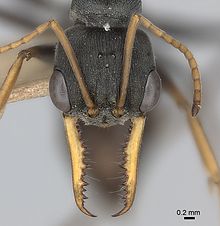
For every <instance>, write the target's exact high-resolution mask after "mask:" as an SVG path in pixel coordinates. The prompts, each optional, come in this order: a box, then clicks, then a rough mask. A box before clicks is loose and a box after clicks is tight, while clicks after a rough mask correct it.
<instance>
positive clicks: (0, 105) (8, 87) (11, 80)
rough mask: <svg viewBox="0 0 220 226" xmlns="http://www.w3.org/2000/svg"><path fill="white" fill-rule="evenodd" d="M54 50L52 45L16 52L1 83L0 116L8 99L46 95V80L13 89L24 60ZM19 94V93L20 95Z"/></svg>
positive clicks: (15, 99)
mask: <svg viewBox="0 0 220 226" xmlns="http://www.w3.org/2000/svg"><path fill="white" fill-rule="evenodd" d="M53 51H54V47H52V46H49V47H48V46H35V47H31V48H29V49H26V50H22V51H21V52H19V53H18V56H17V59H16V60H15V62H14V63H13V65H12V66H11V68H10V70H9V72H8V74H7V76H6V78H5V80H4V82H3V84H2V87H1V88H0V116H2V115H3V112H4V108H5V106H6V104H7V102H8V101H10V102H15V101H18V100H25V99H31V98H35V97H38V96H46V95H47V93H48V88H47V87H48V81H38V82H37V83H34V82H33V84H28V85H27V86H25V85H24V86H23V87H20V88H18V89H15V90H13V88H14V86H15V83H16V81H17V78H18V76H19V73H20V71H21V68H22V65H23V62H24V60H26V61H29V60H30V59H31V58H33V57H34V58H40V57H41V56H42V55H44V54H48V53H51V52H53ZM20 94H21V95H20Z"/></svg>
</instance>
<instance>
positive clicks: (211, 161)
mask: <svg viewBox="0 0 220 226" xmlns="http://www.w3.org/2000/svg"><path fill="white" fill-rule="evenodd" d="M163 78H164V76H163ZM163 84H164V87H165V89H166V90H167V91H168V93H169V94H170V95H171V96H172V97H173V99H174V100H175V101H176V103H177V104H178V106H180V107H181V108H182V109H184V110H185V111H186V113H187V119H188V122H189V125H190V127H191V130H192V133H193V136H194V138H195V141H196V143H197V146H198V149H199V151H200V155H201V157H202V160H203V162H204V164H205V166H206V168H207V170H208V172H209V174H210V178H211V180H212V182H213V183H215V184H217V185H218V187H219V188H220V169H219V165H218V162H217V160H216V158H215V154H214V151H213V149H212V147H211V145H210V143H209V141H208V138H207V136H206V134H205V132H204V129H203V127H202V125H201V123H200V121H199V119H197V118H192V116H191V113H190V107H189V104H188V102H187V101H186V99H185V98H184V97H183V96H182V94H181V92H180V91H179V90H178V89H177V87H176V86H175V85H174V84H173V83H172V82H171V81H170V80H169V79H167V78H165V79H163Z"/></svg>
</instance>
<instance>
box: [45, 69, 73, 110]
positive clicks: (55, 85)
mask: <svg viewBox="0 0 220 226" xmlns="http://www.w3.org/2000/svg"><path fill="white" fill-rule="evenodd" d="M49 91H50V97H51V100H52V102H53V104H54V105H55V106H56V107H57V108H58V109H59V110H60V111H62V112H64V113H67V112H69V111H70V110H71V105H70V101H69V96H68V91H67V86H66V82H65V79H64V77H63V74H62V73H61V72H60V71H58V70H54V72H53V75H52V76H51V79H50V85H49Z"/></svg>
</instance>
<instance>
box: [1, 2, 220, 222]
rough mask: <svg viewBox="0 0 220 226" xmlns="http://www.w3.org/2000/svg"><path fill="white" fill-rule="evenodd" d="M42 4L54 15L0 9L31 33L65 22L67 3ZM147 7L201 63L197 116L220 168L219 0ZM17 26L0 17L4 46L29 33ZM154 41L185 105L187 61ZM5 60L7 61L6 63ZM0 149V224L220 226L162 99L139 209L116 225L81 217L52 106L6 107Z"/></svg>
mask: <svg viewBox="0 0 220 226" xmlns="http://www.w3.org/2000/svg"><path fill="white" fill-rule="evenodd" d="M47 3H48V4H51V6H50V5H49V6H47V8H45V9H44V8H42V7H41V6H39V5H38V4H35V3H34V1H25V0H7V1H5V0H0V15H1V13H2V12H1V11H3V10H6V11H7V12H8V13H11V14H13V15H19V14H20V15H22V16H23V17H24V18H26V19H27V20H28V21H34V23H35V24H36V25H37V24H40V23H42V22H45V21H47V20H48V19H49V18H56V19H58V20H60V21H62V19H63V16H67V13H68V7H69V5H70V1H67V0H65V1H62V3H61V1H58V0H57V1H55V0H50V1H49V0H48V1H47ZM143 5H144V15H145V16H147V17H148V18H150V19H151V20H152V21H153V22H155V23H156V24H159V25H160V26H161V27H162V28H163V29H165V30H166V31H167V32H169V33H171V34H172V35H174V36H175V37H177V38H178V39H180V40H182V41H183V42H184V43H187V45H188V46H189V47H190V48H191V49H192V51H193V53H194V55H195V56H196V58H197V60H198V62H199V65H200V68H201V71H202V75H203V91H204V94H203V109H202V111H201V113H200V115H199V117H200V118H201V121H202V122H203V124H204V127H205V130H206V132H207V134H208V137H209V139H210V142H211V144H212V146H213V148H214V150H215V153H216V155H217V158H218V160H219V161H220V153H219V147H220V141H219V133H220V104H219V97H220V89H219V81H220V79H219V70H218V69H219V52H220V51H219V50H220V31H219V24H220V8H219V7H220V3H219V1H218V0H210V1H201V0H194V1H190V0H185V1H178V0H169V1H160V0H154V1H151V0H145V1H143ZM8 15H9V14H8ZM16 21H17V20H14V21H13V22H10V21H8V20H5V19H2V18H1V17H0V31H1V35H0V43H1V45H3V44H6V43H8V42H10V41H13V40H16V39H17V38H19V37H21V35H24V34H26V33H27V32H30V31H31V30H32V29H33V28H32V27H31V26H30V27H23V26H20V25H19V23H18V22H16ZM63 23H64V22H63ZM46 38H47V36H45V39H46ZM47 40H48V39H47ZM151 40H152V42H153V46H154V49H155V54H156V59H157V61H158V62H161V63H163V64H164V65H165V67H166V69H167V71H168V72H169V73H170V75H171V76H172V77H173V78H174V80H175V81H176V82H177V83H178V85H179V87H180V88H181V90H182V91H183V92H184V94H185V95H186V97H187V98H188V99H189V100H191V98H192V85H191V78H190V71H189V69H188V65H187V63H186V61H185V59H184V57H183V56H182V55H181V54H180V53H178V52H177V51H176V50H174V49H173V48H171V47H170V46H168V45H166V44H165V43H163V42H161V41H159V40H157V39H156V38H154V37H152V36H151ZM9 56H10V55H7V54H6V55H5V58H4V56H1V62H0V67H1V69H0V72H1V76H3V74H2V73H5V69H2V68H4V67H6V66H7V69H8V68H9V65H10V63H12V61H13V60H14V58H13V57H9ZM2 57H3V58H4V59H6V60H5V61H2V59H3V58H2ZM14 57H15V55H14ZM2 62H4V63H2ZM33 64H34V63H33ZM27 70H28V71H29V73H31V74H33V75H34V74H35V72H34V70H35V69H32V67H30V66H29V67H28V66H27ZM37 70H38V73H41V72H42V71H41V70H43V69H40V68H37ZM147 126H148V125H147ZM149 126H150V125H149ZM151 126H152V124H151ZM0 141H1V143H0V225H4V226H15V225H16V226H26V225H27V226H28V225H32V226H35V225H36V226H70V225H83V226H84V225H85V226H86V225H90V226H93V225H94V226H95V225H97V226H98V225H102V226H103V225H105V226H107V225H139V226H142V225H143V226H144V225H156V226H162V225H163V226H164V225H178V226H179V225H200V226H206V225H208V224H209V225H212V226H217V225H219V224H220V209H219V208H220V206H219V197H218V193H217V191H216V189H210V187H209V186H208V174H207V172H206V170H205V168H204V167H203V165H202V162H201V159H200V157H199V155H198V152H197V148H196V146H195V143H194V140H193V138H192V136H191V133H190V130H189V127H188V124H187V121H186V120H185V115H184V113H183V112H181V111H180V110H179V109H178V108H177V107H176V105H175V104H174V103H173V101H172V100H171V99H170V98H169V97H168V95H167V94H166V93H163V95H162V98H161V101H160V105H159V106H158V108H157V109H156V110H155V111H154V123H153V128H152V134H145V137H144V142H143V148H142V155H141V160H140V170H139V182H138V187H137V195H136V199H135V203H134V205H133V207H132V209H131V211H130V212H129V213H128V214H126V215H124V216H122V217H120V218H116V219H113V218H110V216H109V215H110V213H108V215H107V214H102V213H101V214H99V215H100V216H99V218H97V219H91V218H87V217H86V216H84V215H83V214H81V212H79V210H78V209H77V207H76V205H75V202H74V201H73V199H72V184H71V167H70V160H69V154H68V149H67V146H66V143H65V135H64V129H63V124H62V117H61V114H60V113H59V112H57V111H56V109H55V108H54V107H53V105H52V103H51V101H50V99H49V98H42V99H37V100H31V101H27V102H22V103H16V104H11V105H9V106H8V107H7V110H6V114H5V115H4V117H3V119H2V120H1V122H0ZM96 196H97V194H96ZM90 202H91V201H90ZM97 203H98V204H97ZM95 204H96V205H95ZM92 205H93V206H92ZM101 209H102V206H101V200H99V201H97V202H93V203H92V204H91V203H90V210H91V211H93V212H96V213H97V212H98V213H99V212H102V211H101ZM177 209H187V210H200V211H201V216H199V217H198V218H197V220H196V221H195V222H184V221H183V220H182V217H179V216H177V215H176V210H177Z"/></svg>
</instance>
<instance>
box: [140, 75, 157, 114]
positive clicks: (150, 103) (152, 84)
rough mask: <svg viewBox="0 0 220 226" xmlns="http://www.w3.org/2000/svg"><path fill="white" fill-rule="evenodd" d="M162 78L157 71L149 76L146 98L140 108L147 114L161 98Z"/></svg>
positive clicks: (145, 92)
mask: <svg viewBox="0 0 220 226" xmlns="http://www.w3.org/2000/svg"><path fill="white" fill-rule="evenodd" d="M160 91H161V79H160V76H159V74H158V73H157V71H152V72H151V73H150V75H149V77H148V80H147V84H146V86H145V91H144V99H143V101H142V104H141V107H140V110H141V111H142V112H143V113H144V114H146V113H147V112H149V111H151V110H153V108H154V107H155V106H156V105H157V103H158V101H159V98H160Z"/></svg>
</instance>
